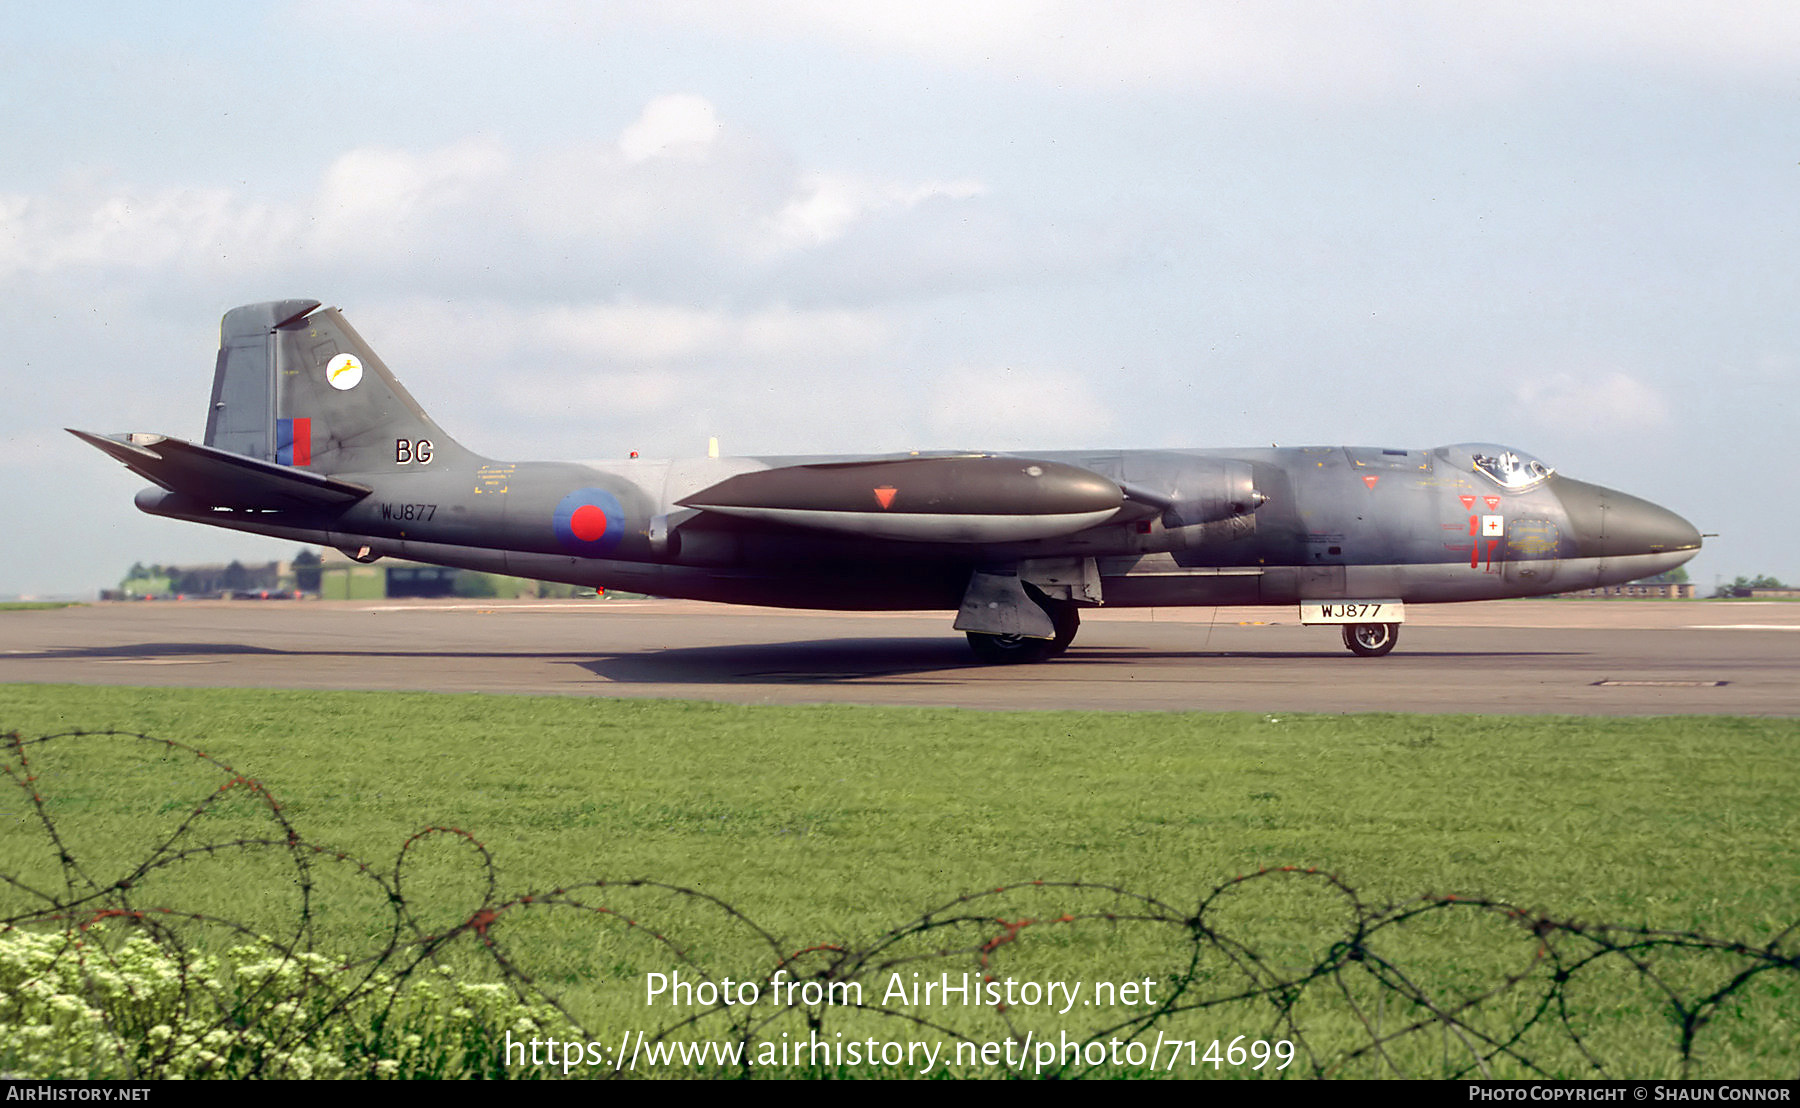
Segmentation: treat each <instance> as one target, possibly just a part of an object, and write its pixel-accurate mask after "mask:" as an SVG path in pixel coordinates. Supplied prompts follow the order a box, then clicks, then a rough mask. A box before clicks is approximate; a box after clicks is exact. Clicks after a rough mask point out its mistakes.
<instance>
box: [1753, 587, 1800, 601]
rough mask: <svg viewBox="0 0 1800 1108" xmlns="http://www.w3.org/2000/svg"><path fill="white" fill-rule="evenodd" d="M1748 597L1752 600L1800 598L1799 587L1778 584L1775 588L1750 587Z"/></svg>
mask: <svg viewBox="0 0 1800 1108" xmlns="http://www.w3.org/2000/svg"><path fill="white" fill-rule="evenodd" d="M1750 597H1751V599H1753V600H1800V588H1795V587H1794V586H1792V585H1780V586H1777V587H1775V588H1758V589H1751V590H1750Z"/></svg>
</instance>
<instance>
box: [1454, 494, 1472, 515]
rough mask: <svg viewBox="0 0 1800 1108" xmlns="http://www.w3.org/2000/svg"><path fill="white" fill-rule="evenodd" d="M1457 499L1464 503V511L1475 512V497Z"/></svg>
mask: <svg viewBox="0 0 1800 1108" xmlns="http://www.w3.org/2000/svg"><path fill="white" fill-rule="evenodd" d="M1457 499H1458V500H1460V501H1462V502H1463V511H1465V512H1472V511H1474V510H1475V498H1474V497H1472V496H1459V497H1457Z"/></svg>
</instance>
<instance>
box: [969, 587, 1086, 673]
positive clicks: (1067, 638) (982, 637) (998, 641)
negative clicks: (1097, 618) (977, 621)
mask: <svg viewBox="0 0 1800 1108" xmlns="http://www.w3.org/2000/svg"><path fill="white" fill-rule="evenodd" d="M1034 591H1035V590H1034ZM1032 599H1033V600H1036V601H1037V605H1038V607H1040V608H1042V609H1044V614H1045V615H1048V616H1049V617H1050V622H1051V623H1053V624H1055V625H1056V637H1055V638H1053V639H1033V638H1029V637H1027V636H1025V635H989V634H986V633H984V632H981V631H969V632H966V634H967V635H968V636H969V649H970V650H973V651H974V652H975V657H976V658H977V659H978V660H980V661H982V662H986V663H987V664H988V665H1008V664H1011V663H1014V662H1042V661H1046V660H1048V659H1050V658H1054V657H1056V656H1057V655H1058V654H1061V653H1062V652H1063V651H1065V650H1067V649H1069V644H1070V643H1072V642H1074V641H1075V632H1076V631H1078V630H1080V629H1081V613H1080V611H1079V610H1077V608H1076V605H1075V603H1074V602H1073V601H1069V600H1051V599H1050V598H1049V597H1042V598H1039V597H1035V596H1034V597H1033V598H1032Z"/></svg>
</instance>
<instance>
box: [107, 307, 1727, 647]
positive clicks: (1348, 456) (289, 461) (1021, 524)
mask: <svg viewBox="0 0 1800 1108" xmlns="http://www.w3.org/2000/svg"><path fill="white" fill-rule="evenodd" d="M72 433H73V434H75V435H77V436H79V437H80V438H81V439H82V440H84V441H86V442H89V443H92V444H93V445H94V446H96V447H99V448H100V449H101V450H104V451H105V452H106V453H108V454H110V455H111V456H112V457H114V458H116V459H118V460H119V461H121V462H123V463H124V464H125V465H126V466H127V467H129V468H130V469H131V470H133V471H134V472H136V473H138V474H139V475H141V476H143V477H145V478H147V479H149V480H150V481H152V482H154V483H155V485H156V486H157V487H156V488H152V489H145V490H144V491H143V492H141V493H139V494H138V497H137V505H138V507H139V508H141V509H142V510H144V511H146V512H149V513H151V514H153V515H160V516H169V517H172V518H176V519H185V520H191V521H193V522H196V523H207V524H212V525H213V526H216V527H229V528H233V529H235V530H239V531H249V532H253V533H256V534H261V535H270V536H274V537H277V538H283V539H288V540H293V541H298V542H304V543H318V544H322V545H327V546H334V547H337V548H339V549H341V550H343V551H344V552H345V553H347V554H349V555H350V556H351V557H353V558H357V559H360V560H363V561H372V560H374V559H376V558H380V557H384V556H389V557H399V558H410V559H415V560H417V561H421V562H431V563H436V564H438V565H446V566H459V567H463V568H467V569H474V570H483V571H488V572H494V573H506V574H513V575H516V576H520V577H529V578H536V579H539V580H546V581H564V582H569V583H572V584H577V585H592V586H596V587H604V588H613V589H622V590H630V591H633V592H642V593H649V594H653V595H656V596H667V597H685V598H691V599H696V600H715V601H723V602H726V603H737V604H767V605H777V606H783V607H793V608H835V609H863V610H896V609H918V608H935V609H942V610H945V611H955V612H956V621H955V628H956V629H957V630H960V631H964V632H967V634H968V637H969V643H970V645H971V646H972V647H973V648H974V651H975V654H976V656H977V657H978V658H980V659H982V660H983V661H987V662H1015V661H1038V660H1041V659H1045V658H1049V657H1053V656H1055V655H1057V654H1060V653H1062V652H1063V651H1064V650H1065V649H1066V648H1067V647H1068V646H1069V643H1070V642H1071V641H1072V640H1073V639H1074V637H1075V631H1076V628H1077V626H1078V625H1079V622H1080V612H1081V609H1082V608H1084V607H1087V606H1090V605H1099V604H1112V605H1120V606H1130V607H1145V606H1156V605H1236V604H1291V605H1298V606H1299V610H1300V619H1301V621H1302V622H1305V623H1317V624H1335V625H1339V626H1341V628H1342V633H1343V636H1344V644H1345V645H1346V646H1347V647H1348V648H1349V649H1350V650H1352V651H1354V652H1355V653H1357V654H1360V655H1365V656H1375V655H1381V654H1385V653H1387V652H1388V651H1389V650H1391V649H1393V646H1394V643H1395V641H1396V639H1397V638H1398V634H1399V625H1400V623H1401V622H1402V621H1403V620H1404V619H1405V606H1406V605H1407V604H1429V603H1439V602H1444V601H1456V600H1489V599H1494V598H1497V597H1511V596H1537V595H1543V594H1546V593H1554V592H1565V591H1569V590H1572V589H1584V588H1591V587H1594V586H1599V585H1609V584H1615V583H1618V582H1623V581H1631V580H1635V579H1638V578H1641V577H1647V576H1650V575H1652V574H1656V573H1660V572H1662V571H1665V570H1670V569H1673V568H1675V567H1676V566H1679V565H1681V564H1682V563H1683V562H1685V561H1687V560H1688V559H1689V558H1692V557H1693V556H1694V554H1695V553H1696V552H1697V551H1698V550H1699V549H1700V535H1699V533H1698V532H1696V531H1695V529H1694V528H1693V526H1692V525H1690V524H1689V523H1688V522H1687V521H1686V520H1684V519H1682V518H1681V517H1680V516H1678V515H1676V514H1674V513H1673V512H1670V511H1668V510H1666V509H1664V508H1661V507H1658V506H1657V505H1655V504H1652V503H1650V502H1649V501H1647V500H1641V499H1639V498H1637V497H1635V496H1628V495H1626V494H1625V493H1621V492H1615V491H1613V490H1612V489H1608V488H1602V487H1600V486H1598V485H1590V484H1587V483H1585V482H1582V481H1577V480H1575V479H1573V478H1570V477H1565V476H1562V475H1561V474H1559V473H1557V472H1556V471H1555V470H1554V469H1552V468H1551V467H1550V466H1549V465H1547V464H1545V463H1544V462H1542V461H1539V460H1538V459H1537V458H1534V457H1532V456H1531V455H1530V454H1527V453H1525V452H1524V451H1521V450H1515V449H1511V448H1509V447H1504V446H1495V445H1490V444H1485V443H1464V444H1459V445H1455V446H1440V447H1437V448H1436V449H1430V450H1391V449H1380V448H1367V447H1343V446H1314V447H1298V448H1287V449H1277V448H1270V449H1266V450H1092V451H1057V452H1044V453H1032V454H998V453H910V454H900V455H892V454H890V455H868V456H861V455H857V456H847V457H757V458H712V457H709V458H697V459H681V460H672V461H649V460H640V459H636V458H632V459H626V460H620V461H589V462H501V461H495V460H493V459H491V458H485V457H482V456H481V455H479V454H475V453H473V452H471V451H469V450H467V449H465V448H464V447H463V446H462V445H461V444H459V443H457V442H456V440H454V439H452V438H451V437H450V436H449V435H447V434H445V433H444V432H443V430H442V429H440V428H439V427H438V425H437V424H436V423H434V422H432V419H431V417H430V416H428V415H426V414H425V412H424V410H423V409H421V408H420V407H419V405H418V404H417V403H416V402H415V401H414V400H413V398H412V397H411V396H410V395H409V394H408V393H407V391H406V390H405V389H404V388H402V387H401V385H400V382H399V381H397V380H396V379H395V378H394V375H393V374H392V373H391V372H389V370H388V368H387V366H386V365H384V364H382V361H381V359H380V358H379V357H377V356H376V355H375V352H374V351H372V350H371V349H369V347H368V345H367V344H365V343H364V342H363V340H362V337H361V336H360V335H358V334H357V333H356V332H355V331H354V330H353V329H352V328H351V327H350V324H349V323H348V322H346V321H345V319H344V317H343V316H342V315H341V314H339V312H338V311H337V310H336V309H332V308H322V307H321V306H320V304H319V302H318V301H314V300H282V301H276V302H272V303H266V304H250V305H246V306H245V307H241V308H235V309H233V310H231V311H229V312H227V313H226V314H225V319H224V324H223V327H222V334H221V340H220V348H219V358H218V366H217V369H216V370H215V372H214V375H213V389H212V405H211V407H210V408H209V409H208V412H207V419H206V437H205V441H204V443H201V444H196V443H192V442H187V441H184V440H182V439H177V438H170V437H167V436H164V435H149V434H124V435H98V434H91V433H89V432H85V431H73V432H72Z"/></svg>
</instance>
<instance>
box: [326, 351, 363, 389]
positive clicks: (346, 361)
mask: <svg viewBox="0 0 1800 1108" xmlns="http://www.w3.org/2000/svg"><path fill="white" fill-rule="evenodd" d="M362 375H363V367H362V362H361V361H359V360H358V359H357V357H356V355H354V354H339V355H338V356H337V357H335V358H333V359H331V360H330V361H329V362H326V363H325V380H326V383H328V384H329V385H330V386H331V387H332V388H334V389H337V390H338V391H339V392H343V391H346V390H348V389H353V388H355V387H356V386H357V385H358V384H359V383H361V381H362Z"/></svg>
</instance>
